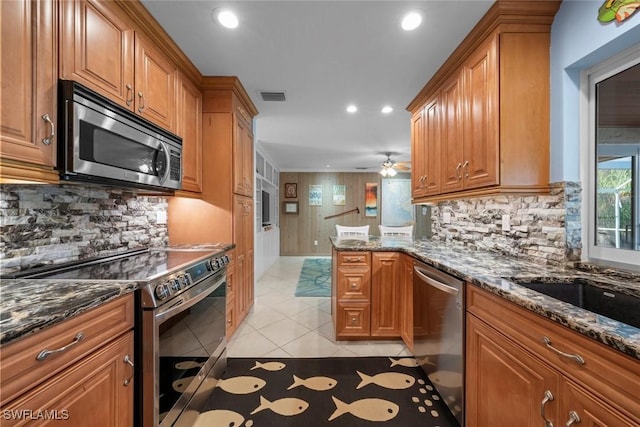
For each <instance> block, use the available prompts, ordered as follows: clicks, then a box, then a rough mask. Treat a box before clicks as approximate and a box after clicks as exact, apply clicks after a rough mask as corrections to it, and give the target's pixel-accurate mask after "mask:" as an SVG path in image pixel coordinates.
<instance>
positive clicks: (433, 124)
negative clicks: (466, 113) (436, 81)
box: [423, 95, 442, 196]
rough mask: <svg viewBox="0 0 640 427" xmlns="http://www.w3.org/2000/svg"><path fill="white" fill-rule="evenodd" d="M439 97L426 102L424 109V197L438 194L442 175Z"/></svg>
mask: <svg viewBox="0 0 640 427" xmlns="http://www.w3.org/2000/svg"><path fill="white" fill-rule="evenodd" d="M438 98H439V95H436V96H435V97H434V98H433V99H431V100H430V101H429V102H427V106H426V107H425V108H424V140H425V147H424V152H423V156H424V162H425V165H424V170H425V177H424V182H423V185H424V194H425V195H426V196H430V195H434V194H439V193H440V182H441V179H442V174H441V172H440V163H441V155H440V150H441V146H440V128H441V124H440V105H439V102H438Z"/></svg>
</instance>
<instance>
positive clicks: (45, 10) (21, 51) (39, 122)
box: [0, 0, 58, 178]
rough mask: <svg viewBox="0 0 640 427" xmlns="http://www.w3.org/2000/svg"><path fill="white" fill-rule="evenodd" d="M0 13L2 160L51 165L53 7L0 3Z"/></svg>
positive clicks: (42, 1) (45, 1) (45, 2)
mask: <svg viewBox="0 0 640 427" xmlns="http://www.w3.org/2000/svg"><path fill="white" fill-rule="evenodd" d="M0 10H1V11H2V12H1V22H0V24H1V28H0V35H1V36H2V52H3V55H2V95H1V97H2V98H1V99H2V101H1V110H2V114H1V115H0V126H1V128H0V132H1V134H0V141H1V142H2V144H1V145H0V155H1V156H2V157H3V158H6V159H11V160H18V161H22V162H27V163H31V164H37V165H42V166H55V155H56V149H55V147H56V138H55V136H53V137H51V135H52V134H53V133H54V132H53V130H54V128H53V126H55V125H56V124H57V122H56V110H57V108H56V99H57V77H58V74H57V69H56V67H57V57H58V52H57V38H56V33H57V24H56V22H57V15H56V10H57V8H56V5H55V2H54V1H53V0H38V1H2V2H0ZM9 52H11V53H10V54H9ZM45 115H46V117H48V119H47V118H46V117H45ZM18 178H19V177H18Z"/></svg>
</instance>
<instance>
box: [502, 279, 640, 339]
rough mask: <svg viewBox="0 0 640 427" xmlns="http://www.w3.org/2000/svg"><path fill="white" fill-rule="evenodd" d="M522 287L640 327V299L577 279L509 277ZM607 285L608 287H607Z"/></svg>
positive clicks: (595, 283) (589, 281)
mask: <svg viewBox="0 0 640 427" xmlns="http://www.w3.org/2000/svg"><path fill="white" fill-rule="evenodd" d="M507 280H509V281H511V282H514V283H517V284H518V285H520V286H524V287H525V288H528V289H531V290H534V291H536V292H540V293H541V294H545V295H548V296H550V297H552V298H555V299H558V300H560V301H564V302H568V303H569V304H573V305H575V306H578V307H581V308H584V309H585V310H588V311H591V312H593V313H597V314H601V315H603V316H606V317H609V318H611V319H614V320H617V321H619V322H622V323H626V324H627V325H631V326H634V327H636V328H640V297H638V296H634V295H629V294H625V293H622V292H617V291H615V290H612V289H611V288H608V287H603V285H601V286H598V284H597V283H598V282H593V281H591V280H587V279H584V278H575V277H566V278H565V277H561V278H557V277H538V278H536V277H509V278H507ZM604 286H606V285H604Z"/></svg>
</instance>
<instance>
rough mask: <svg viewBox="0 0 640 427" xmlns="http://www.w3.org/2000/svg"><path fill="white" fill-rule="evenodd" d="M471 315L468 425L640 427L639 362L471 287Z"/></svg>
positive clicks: (469, 307) (469, 301) (467, 381)
mask: <svg viewBox="0 0 640 427" xmlns="http://www.w3.org/2000/svg"><path fill="white" fill-rule="evenodd" d="M467 309H468V313H467V322H466V325H467V332H466V334H467V350H466V355H467V359H466V423H465V425H466V426H467V427H495V426H523V427H527V426H532V427H533V426H544V425H545V420H547V421H548V422H549V424H547V425H549V426H550V425H552V424H553V425H554V426H583V425H586V426H593V427H595V426H599V427H632V426H635V427H637V426H639V425H640V399H639V398H638V397H639V396H640V363H638V361H637V360H635V359H633V358H631V357H628V356H626V355H624V354H622V353H619V352H617V351H615V350H612V349H610V348H608V347H606V346H604V345H602V344H600V343H598V342H596V341H594V340H591V339H589V338H586V337H584V336H581V335H580V334H577V333H575V332H573V331H571V330H569V329H567V328H565V327H563V326H561V325H558V324H556V323H554V322H552V321H550V320H548V319H545V318H543V317H541V316H538V315H536V314H533V313H531V312H529V311H527V310H526V309H524V308H522V307H519V306H517V305H516V304H513V303H510V302H508V301H506V300H504V299H503V298H500V297H498V296H495V295H493V294H491V293H489V292H487V291H484V290H481V289H479V288H477V287H475V286H473V285H469V284H468V285H467ZM545 337H546V338H547V340H548V342H549V343H550V344H549V345H547V344H546V343H545V340H544V338H545ZM549 346H552V347H553V348H555V349H556V350H560V351H562V352H564V353H566V354H568V355H579V356H580V358H581V359H582V360H583V361H584V363H579V362H577V361H576V360H575V359H574V358H571V357H567V356H566V355H565V356H563V355H560V354H559V353H557V352H556V351H554V350H553V349H551V348H550V347H549ZM551 423H552V424H551Z"/></svg>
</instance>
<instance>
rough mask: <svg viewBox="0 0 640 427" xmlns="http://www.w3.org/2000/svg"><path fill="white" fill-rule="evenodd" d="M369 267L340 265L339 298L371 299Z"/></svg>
mask: <svg viewBox="0 0 640 427" xmlns="http://www.w3.org/2000/svg"><path fill="white" fill-rule="evenodd" d="M370 279H371V269H370V268H369V267H338V299H339V300H343V299H356V300H366V301H369V300H370V298H371V280H370Z"/></svg>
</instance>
